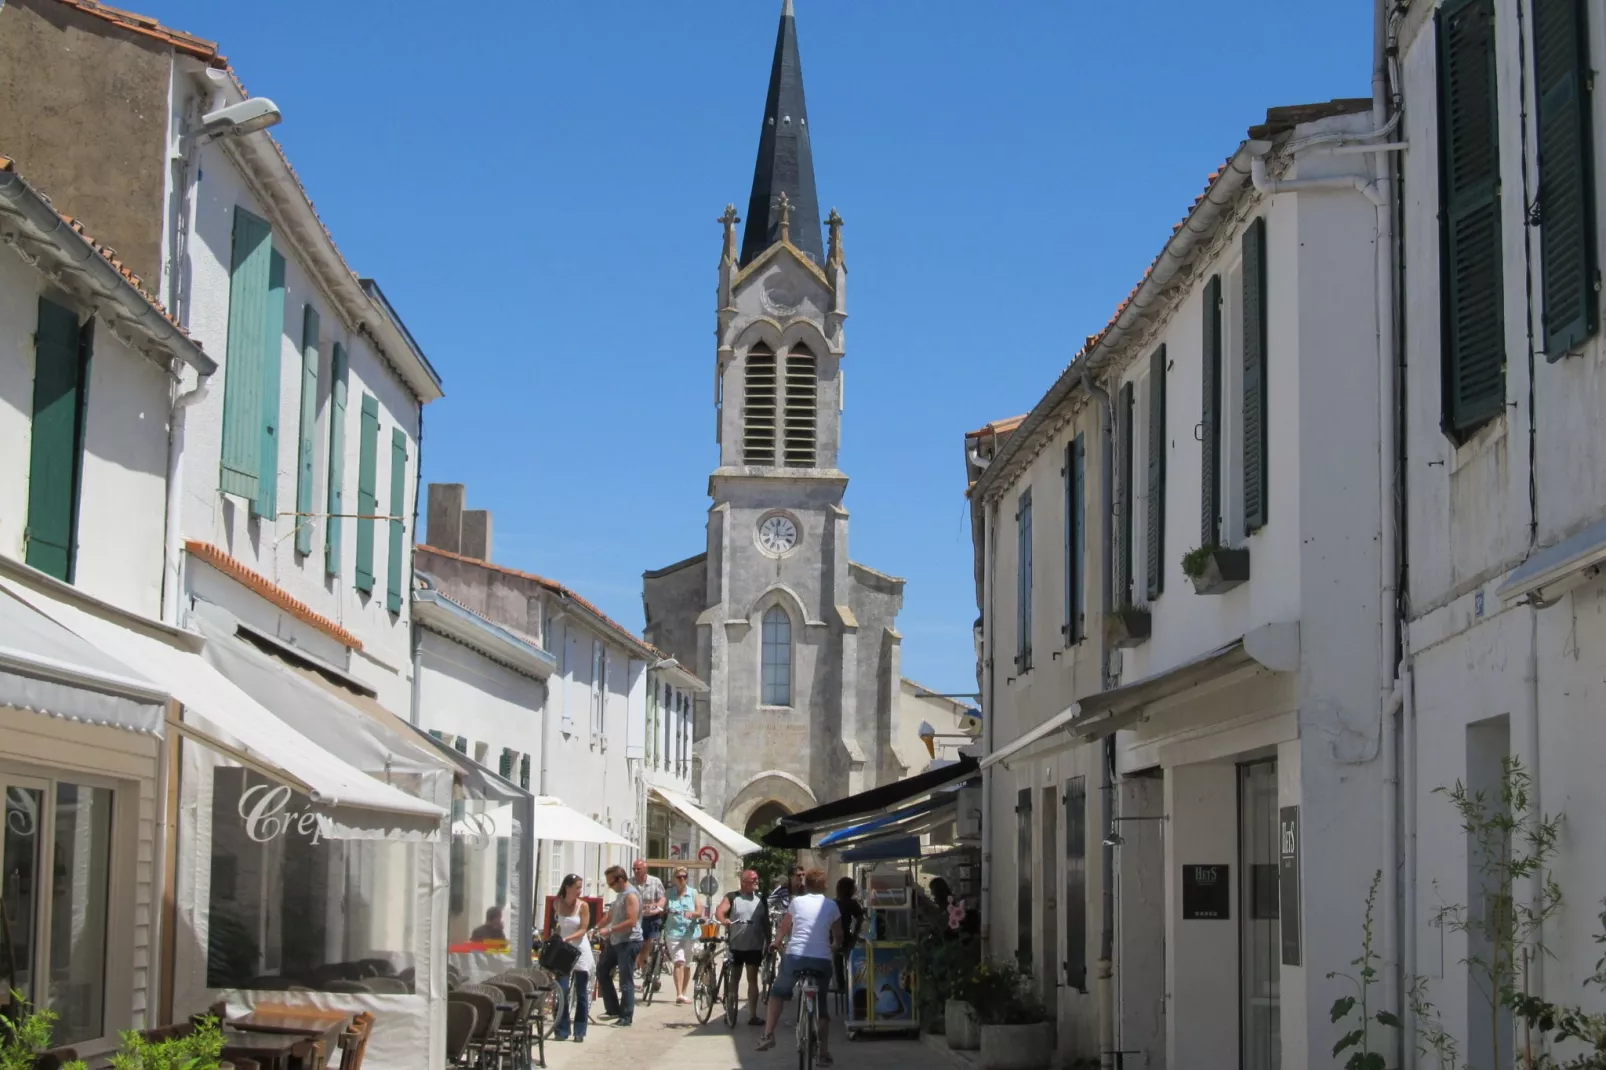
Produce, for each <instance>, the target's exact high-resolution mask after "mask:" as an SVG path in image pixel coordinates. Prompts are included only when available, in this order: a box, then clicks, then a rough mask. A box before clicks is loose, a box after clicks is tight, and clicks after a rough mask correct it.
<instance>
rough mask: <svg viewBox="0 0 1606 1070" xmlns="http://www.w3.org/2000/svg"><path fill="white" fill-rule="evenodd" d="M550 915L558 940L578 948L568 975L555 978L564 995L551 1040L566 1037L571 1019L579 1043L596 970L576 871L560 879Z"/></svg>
mask: <svg viewBox="0 0 1606 1070" xmlns="http://www.w3.org/2000/svg"><path fill="white" fill-rule="evenodd" d="M552 915H553V923H554V924H555V925H556V926H557V930H558V932H557V936H558V939H560V940H567V941H568V942H569V943H571V944H574V945H575V946H577V947H578V948H579V949H580V957H579V958H578V959H576V960H575V963H574V969H573V970H571V971H569V976H567V977H560V978H558V987H559V988H561V989H563V994H564V997H565V998H564V1001H563V1011H562V1013H561V1014H559V1015H558V1023H557V1030H556V1032H555V1033H554V1034H553V1039H554V1040H569V1039H570V1023H571V1020H572V1023H573V1039H574V1041H575V1042H576V1043H579V1042H580V1041H583V1040H585V1038H586V1026H587V1025H588V1024H589V1021H588V1019H589V1017H590V1010H591V975H592V974H593V973H595V972H596V970H597V963H596V957H595V955H594V954H593V953H592V951H591V938H590V929H591V904H590V903H587V902H586V901H585V900H584V899H581V898H580V877H579V876H578V875H577V874H573V873H571V874H569V875H568V876H567V877H564V878H563V883H562V884H561V885H560V886H559V887H558V898H557V902H555V903H553V904H552Z"/></svg>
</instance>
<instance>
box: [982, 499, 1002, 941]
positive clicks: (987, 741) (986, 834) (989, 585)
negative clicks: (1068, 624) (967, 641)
mask: <svg viewBox="0 0 1606 1070" xmlns="http://www.w3.org/2000/svg"><path fill="white" fill-rule="evenodd" d="M997 520H998V503H997V502H996V501H995V502H993V503H992V505H991V507H987V506H985V505H984V507H983V510H982V553H983V555H984V557H985V560H984V561H983V566H984V570H983V572H982V588H983V589H982V602H983V604H984V605H985V606H986V607H987V608H986V611H985V612H984V613H983V614H982V644H981V646H982V662H981V671H982V674H983V676H985V677H986V683H985V685H984V686H983V688H982V691H983V706H982V720H981V731H982V740H983V743H982V750H983V752H985V753H987V754H991V753H992V752H993V725H994V723H995V722H996V721H997V719H998V706H997V704H996V703H995V702H994V701H993V692H994V689H995V687H996V684H995V681H996V679H997V675H996V673H994V671H993V632H994V629H993V608H994V607H993V589H994V582H993V581H994V578H995V575H996V569H995V567H994V560H995V557H996V555H995V552H994V540H995V537H996V533H997ZM981 799H982V804H981V921H982V930H981V936H982V958H983V959H984V960H985V959H989V958H991V955H992V928H993V925H992V919H993V915H992V895H993V891H992V871H993V866H992V858H993V767H992V766H988V767H986V768H985V769H983V770H982V771H981Z"/></svg>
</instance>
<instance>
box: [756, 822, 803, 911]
mask: <svg viewBox="0 0 1606 1070" xmlns="http://www.w3.org/2000/svg"><path fill="white" fill-rule="evenodd" d="M779 824H780V822H779V821H775V822H771V823H770V824H768V825H765V826H764V827H763V828H759V829H754V830H753V833H752V837H751V838H752V839H755V840H757V841H758V842H760V843H763V842H764V837H765V836H767V835H769V834H770V832H771V831H773V830H774V829H775V827H776V826H777V825H779ZM796 863H797V852H796V851H791V850H788V849H786V848H784V847H765V848H762V849H760V850H757V851H754V852H753V853H752V854H750V855H745V856H743V858H742V868H743V869H751V870H753V871H754V872H756V873H757V874H758V890H759V894H761V895H768V894H769V892H770V889H771V888H774V887H775V882H776V881H778V880H780V879H781V877H782V876H783V875H785V874H786V873H788V872H790V871H791V869H792V867H793V866H794V865H795V864H796Z"/></svg>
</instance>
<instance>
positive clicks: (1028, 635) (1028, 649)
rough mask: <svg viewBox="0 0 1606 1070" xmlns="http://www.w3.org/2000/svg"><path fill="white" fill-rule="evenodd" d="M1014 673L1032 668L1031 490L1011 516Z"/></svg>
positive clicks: (1027, 491) (1023, 495)
mask: <svg viewBox="0 0 1606 1070" xmlns="http://www.w3.org/2000/svg"><path fill="white" fill-rule="evenodd" d="M1015 551H1016V553H1015V611H1016V616H1015V671H1016V672H1026V671H1027V670H1028V669H1030V668H1031V667H1032V491H1031V488H1030V487H1028V488H1027V489H1026V491H1025V492H1024V493H1022V494H1021V496H1020V507H1019V509H1018V510H1017V511H1016V513H1015Z"/></svg>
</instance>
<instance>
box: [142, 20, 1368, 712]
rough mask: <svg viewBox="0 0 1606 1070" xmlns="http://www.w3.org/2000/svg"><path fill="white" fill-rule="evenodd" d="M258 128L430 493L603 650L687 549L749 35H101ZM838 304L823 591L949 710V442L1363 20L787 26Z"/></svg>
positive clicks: (763, 27)
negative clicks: (844, 346)
mask: <svg viewBox="0 0 1606 1070" xmlns="http://www.w3.org/2000/svg"><path fill="white" fill-rule="evenodd" d="M124 6H128V7H133V8H137V9H139V10H140V11H141V12H142V13H146V14H150V15H154V16H156V17H157V18H159V19H160V20H161V21H162V22H164V23H166V24H167V25H170V26H174V27H177V28H179V29H184V30H188V31H190V32H192V33H196V34H200V35H201V36H204V37H210V38H214V39H216V40H218V41H219V42H220V44H221V46H222V49H223V51H224V53H225V54H226V55H228V57H229V58H230V60H231V61H232V62H233V64H234V66H235V69H236V70H237V71H238V73H239V75H240V78H241V80H242V81H243V82H244V83H245V85H246V86H247V88H248V89H249V90H250V91H251V92H252V93H254V94H257V95H261V96H270V97H272V98H273V99H274V100H275V101H276V102H277V103H278V104H279V106H280V107H281V108H282V109H283V111H284V115H285V120H284V123H283V124H282V125H281V126H280V127H278V128H277V129H276V130H275V136H277V137H278V138H279V140H280V141H281V143H282V144H283V145H284V146H285V149H286V151H287V152H288V154H289V156H290V159H291V161H292V162H293V163H294V164H295V167H296V169H297V171H298V172H299V173H300V175H301V177H302V180H303V181H304V182H305V183H306V185H307V187H308V190H309V192H310V193H311V195H312V198H313V200H314V201H315V202H316V204H317V206H318V210H319V212H320V213H321V214H322V216H323V219H324V221H325V222H326V223H327V224H328V226H329V228H330V230H331V231H332V232H333V233H334V235H335V240H336V242H338V243H339V245H340V247H341V249H342V251H344V253H345V254H346V257H347V259H348V260H349V261H350V262H351V264H352V266H353V267H354V268H355V269H356V270H357V271H358V272H359V273H361V274H364V275H372V276H374V277H375V278H377V279H379V281H380V283H381V285H383V286H384V288H385V292H386V294H387V296H388V297H389V298H390V299H391V301H392V302H393V303H394V304H395V305H396V307H397V309H398V310H399V311H400V313H401V315H402V316H403V318H404V319H405V320H406V321H407V325H408V327H409V328H410V330H411V331H412V333H413V335H414V336H415V337H416V338H417V339H418V340H419V342H420V344H421V345H422V346H423V347H424V349H425V351H426V352H427V353H428V354H429V357H430V359H431V361H432V362H433V363H434V364H435V366H436V368H438V369H439V370H440V372H441V375H442V377H443V378H444V380H445V384H446V393H447V396H446V398H445V400H443V401H439V402H436V403H434V404H432V405H431V406H430V407H429V408H428V409H427V410H426V412H425V439H424V446H423V455H424V469H425V472H424V475H425V479H426V480H431V481H443V482H461V483H466V484H467V485H468V497H469V503H470V506H471V507H475V508H488V509H491V510H492V511H493V512H494V514H495V526H496V557H497V559H498V560H499V561H500V562H502V563H504V564H508V565H512V566H514V567H518V568H524V569H528V570H530V571H534V572H539V573H542V574H543V575H548V576H551V577H553V578H555V579H559V580H561V581H563V582H565V583H567V584H569V585H570V586H572V587H574V588H576V589H577V590H579V591H580V592H581V593H583V594H585V595H586V596H588V597H590V598H591V599H593V600H594V601H596V602H598V603H599V604H600V605H602V606H603V607H604V608H605V609H606V610H607V611H608V612H609V613H612V614H615V615H616V616H617V617H618V619H620V620H621V621H624V622H626V623H627V624H629V625H630V626H632V627H637V628H639V627H640V626H641V623H642V620H641V618H642V612H641V573H642V571H643V570H644V569H648V568H655V567H659V566H662V565H665V564H669V563H670V562H673V561H678V560H680V559H681V558H683V557H687V556H689V555H691V554H694V553H697V552H699V551H701V550H702V549H703V548H704V525H705V522H706V510H707V506H708V499H707V497H706V494H707V477H708V473H709V471H710V470H711V469H712V468H713V467H714V465H715V463H716V451H715V445H714V440H713V438H714V424H713V409H712V386H713V372H712V369H713V361H714V346H713V329H714V285H715V267H716V264H717V262H718V257H719V252H720V228H719V226H718V225H717V224H716V223H715V222H714V220H715V218H716V217H717V216H718V215H719V214H720V211H721V210H722V209H723V207H724V206H725V204H726V203H727V202H735V203H736V204H737V205H738V207H744V206H745V205H746V203H747V194H748V188H749V185H750V183H751V179H752V168H753V158H754V154H755V151H756V149H757V144H758V134H759V123H760V118H761V112H762V110H763V103H764V92H765V88H766V84H767V79H768V75H769V64H770V57H771V53H772V50H773V47H774V39H775V27H776V19H777V16H778V15H779V10H780V0H674V2H666V0H655V2H649V0H616V2H609V3H603V2H598V0H585V2H577V0H567V2H560V0H534V2H531V0H480V2H476V3H473V4H466V5H455V6H454V5H442V4H438V3H430V4H425V3H423V2H421V0H387V2H381V0H343V2H341V3H328V2H327V0H322V2H314V0H276V2H275V3H274V4H272V5H266V6H265V5H262V4H245V3H219V2H218V0H129V3H128V4H126V5H124ZM796 6H797V16H798V33H799V39H800V42H801V45H802V50H803V70H804V77H805V83H806V86H807V91H808V105H809V120H810V129H811V130H812V131H813V134H814V143H813V147H814V156H815V168H816V173H817V176H818V182H819V189H820V200H821V208H822V211H828V210H829V209H830V207H831V206H833V205H834V206H836V207H837V208H839V209H840V210H841V212H842V215H843V217H844V218H845V219H846V221H847V226H846V229H845V235H844V242H845V247H846V250H847V256H848V267H849V271H850V273H851V280H852V289H851V295H852V302H851V313H852V316H851V318H850V319H849V321H848V355H847V359H846V362H845V365H844V367H845V368H846V369H847V380H846V382H847V387H848V390H847V413H846V416H845V418H844V428H843V449H842V455H841V466H842V468H843V469H844V470H845V471H846V472H847V473H848V475H849V476H850V477H851V478H852V483H851V484H850V486H849V489H848V500H847V504H848V508H849V509H850V510H851V512H852V516H853V526H852V554H853V557H854V558H855V559H856V560H859V561H863V562H865V563H866V564H868V565H871V566H872V567H874V568H877V569H880V570H882V571H885V572H891V573H894V574H896V575H900V576H904V577H906V578H907V579H908V581H909V582H908V588H907V592H906V597H905V602H904V609H903V614H902V616H901V617H900V620H899V627H900V630H901V631H902V632H903V635H904V644H903V665H904V671H905V672H906V673H907V674H908V675H910V676H912V677H913V678H915V679H917V680H920V681H921V682H922V683H925V684H927V685H929V686H932V687H935V688H938V689H939V690H953V691H968V690H971V689H973V688H974V686H975V676H974V669H975V665H974V655H973V653H972V649H971V641H970V627H971V622H972V621H973V620H974V619H975V617H976V605H975V592H974V586H973V583H972V579H971V575H972V574H971V548H970V532H969V527H968V523H967V519H966V518H967V512H966V504H965V499H964V497H963V491H964V475H963V463H962V449H961V436H962V434H963V432H964V431H966V430H968V429H970V428H974V427H978V426H980V425H981V424H983V423H985V422H986V421H988V420H990V419H994V418H998V417H1003V416H1010V415H1014V414H1017V413H1020V412H1024V411H1026V410H1027V409H1029V408H1030V407H1031V406H1032V405H1033V404H1034V403H1035V402H1036V401H1037V399H1038V398H1039V397H1040V396H1041V395H1042V393H1043V391H1044V390H1045V389H1047V387H1048V385H1049V384H1050V382H1051V381H1052V380H1053V378H1054V376H1055V375H1056V374H1057V373H1058V371H1059V370H1060V369H1061V368H1063V367H1064V365H1065V364H1066V363H1067V361H1069V359H1070V358H1071V356H1072V355H1073V353H1074V352H1075V350H1076V349H1077V348H1079V346H1080V343H1081V340H1082V338H1083V337H1084V336H1086V335H1088V334H1090V333H1092V332H1094V331H1096V330H1098V329H1099V328H1101V327H1102V326H1103V325H1104V323H1105V321H1106V320H1107V319H1108V318H1109V315H1110V313H1111V311H1112V310H1113V308H1114V307H1115V304H1116V302H1118V301H1119V300H1120V299H1121V298H1122V297H1124V296H1125V295H1126V293H1127V291H1128V290H1130V289H1131V287H1132V285H1133V284H1134V283H1135V282H1136V281H1137V279H1138V277H1139V276H1140V275H1141V273H1142V271H1143V269H1144V268H1145V267H1146V266H1147V264H1148V262H1149V261H1150V260H1151V259H1152V258H1153V257H1154V255H1155V254H1156V253H1157V252H1158V251H1159V249H1160V246H1161V244H1162V242H1163V241H1164V239H1165V238H1166V236H1167V235H1168V234H1169V233H1170V228H1171V226H1172V224H1173V223H1175V222H1176V221H1177V220H1178V219H1179V218H1180V217H1181V215H1182V214H1183V212H1184V211H1185V210H1186V209H1187V207H1188V205H1189V204H1190V203H1191V202H1192V200H1193V198H1194V196H1195V195H1196V194H1197V193H1198V192H1199V191H1200V190H1201V189H1202V188H1203V185H1204V182H1205V178H1206V176H1207V175H1208V173H1209V172H1210V171H1211V170H1213V169H1214V168H1215V167H1216V166H1217V165H1219V164H1220V162H1221V161H1222V160H1223V159H1225V158H1226V156H1227V155H1228V154H1229V153H1230V152H1231V151H1232V150H1233V149H1234V148H1235V146H1236V145H1237V143H1238V141H1239V140H1240V139H1241V138H1242V137H1243V136H1244V131H1245V129H1246V128H1247V127H1248V126H1250V125H1251V124H1253V123H1256V122H1259V121H1260V120H1261V119H1262V118H1263V116H1264V114H1265V110H1266V108H1267V107H1270V106H1276V105H1284V104H1297V103H1306V102H1310V101H1318V100H1327V99H1330V98H1333V97H1346V96H1365V95H1367V93H1369V91H1370V84H1369V78H1370V48H1371V5H1370V4H1366V3H1360V2H1355V0H1351V2H1349V3H1335V2H1331V0H1329V2H1326V3H1317V2H1315V0H1300V2H1298V3H1294V4H1289V3H1287V2H1271V0H1236V2H1233V3H1227V4H1221V5H1215V4H1211V5H1199V4H1197V3H1186V2H1183V0H1146V2H1140V3H1113V4H1111V3H1091V2H1086V0H1003V2H993V3H984V2H982V0H970V2H967V3H961V2H959V0H924V2H917V0H796Z"/></svg>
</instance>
